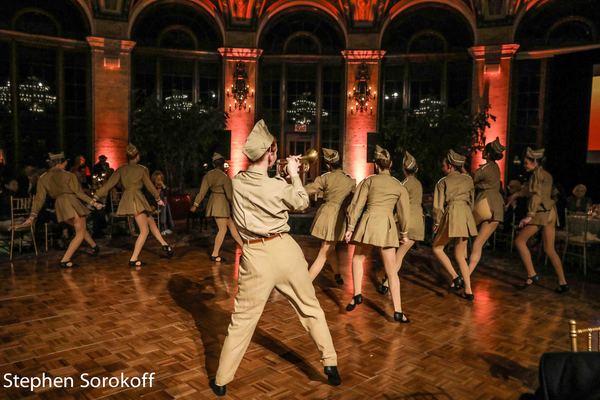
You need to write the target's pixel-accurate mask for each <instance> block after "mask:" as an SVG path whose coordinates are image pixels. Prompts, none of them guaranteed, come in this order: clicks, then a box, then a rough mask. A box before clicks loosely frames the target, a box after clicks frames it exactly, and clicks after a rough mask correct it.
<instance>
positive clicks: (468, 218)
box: [438, 201, 477, 238]
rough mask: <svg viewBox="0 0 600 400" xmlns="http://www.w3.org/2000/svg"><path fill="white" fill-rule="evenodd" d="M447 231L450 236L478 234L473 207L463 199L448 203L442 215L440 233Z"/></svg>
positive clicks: (462, 236) (461, 236)
mask: <svg viewBox="0 0 600 400" xmlns="http://www.w3.org/2000/svg"><path fill="white" fill-rule="evenodd" d="M445 231H447V232H448V237H449V238H468V237H471V236H477V225H476V224H475V218H473V212H472V211H471V207H470V206H469V205H468V204H467V203H466V202H463V201H455V202H451V203H449V204H448V206H447V207H446V211H445V212H444V215H443V216H442V220H441V222H440V226H439V229H438V235H439V234H441V233H443V232H445Z"/></svg>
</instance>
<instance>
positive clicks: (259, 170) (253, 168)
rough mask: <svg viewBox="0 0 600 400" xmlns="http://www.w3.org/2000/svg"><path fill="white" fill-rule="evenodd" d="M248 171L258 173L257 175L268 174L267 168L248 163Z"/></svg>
mask: <svg viewBox="0 0 600 400" xmlns="http://www.w3.org/2000/svg"><path fill="white" fill-rule="evenodd" d="M248 172H252V173H254V174H259V175H264V176H268V175H269V174H268V171H267V170H264V169H262V168H260V167H258V166H255V165H250V166H249V167H248Z"/></svg>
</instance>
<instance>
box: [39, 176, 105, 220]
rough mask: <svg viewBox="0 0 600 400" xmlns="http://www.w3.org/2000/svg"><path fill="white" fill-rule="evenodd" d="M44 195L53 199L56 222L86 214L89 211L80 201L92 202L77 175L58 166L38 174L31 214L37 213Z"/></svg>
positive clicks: (44, 198)
mask: <svg viewBox="0 0 600 400" xmlns="http://www.w3.org/2000/svg"><path fill="white" fill-rule="evenodd" d="M46 196H50V197H51V198H53V199H54V200H55V202H54V209H55V210H56V219H57V220H58V222H63V221H68V220H70V219H71V218H74V217H77V216H79V217H83V216H86V215H88V214H89V213H90V211H89V210H88V209H87V208H86V207H85V206H84V205H83V204H81V202H82V201H83V202H84V203H87V204H91V203H92V202H93V200H92V198H91V197H89V196H88V195H86V194H85V193H84V192H83V190H82V189H81V185H80V184H79V181H78V180H77V176H76V175H75V174H73V173H71V172H67V171H65V170H63V169H60V168H52V169H50V170H49V171H48V172H46V173H44V174H42V176H40V179H39V180H38V183H37V192H36V194H35V197H34V199H33V204H32V206H31V215H37V214H38V213H39V212H40V210H41V209H42V207H43V206H44V202H45V201H46Z"/></svg>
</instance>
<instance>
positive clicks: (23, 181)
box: [19, 165, 40, 197]
mask: <svg viewBox="0 0 600 400" xmlns="http://www.w3.org/2000/svg"><path fill="white" fill-rule="evenodd" d="M39 177H40V171H38V169H37V168H36V167H34V166H33V165H27V166H25V168H23V175H22V177H21V178H20V179H19V196H21V197H33V196H35V193H36V187H37V181H38V178H39Z"/></svg>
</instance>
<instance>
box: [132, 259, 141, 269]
mask: <svg viewBox="0 0 600 400" xmlns="http://www.w3.org/2000/svg"><path fill="white" fill-rule="evenodd" d="M142 265H144V263H143V262H141V261H140V260H135V261H129V266H130V267H135V268H138V267H141V266H142Z"/></svg>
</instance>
